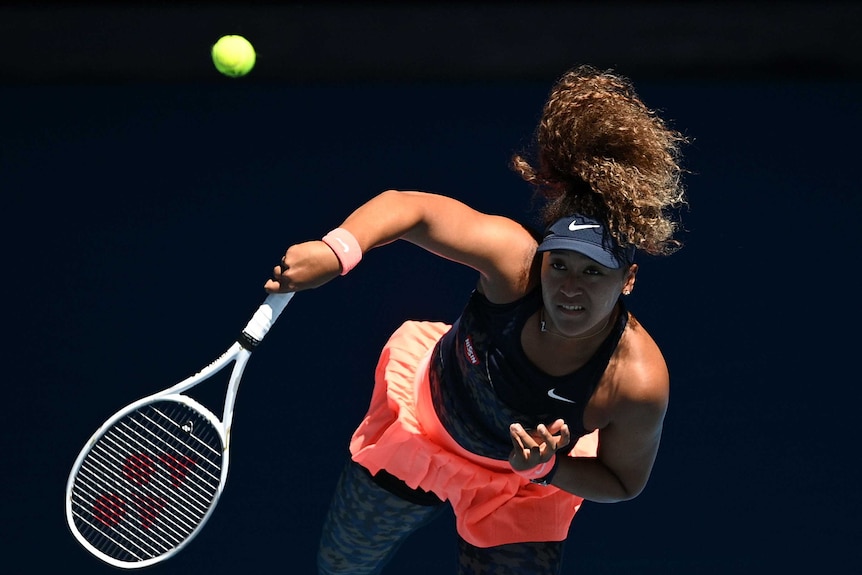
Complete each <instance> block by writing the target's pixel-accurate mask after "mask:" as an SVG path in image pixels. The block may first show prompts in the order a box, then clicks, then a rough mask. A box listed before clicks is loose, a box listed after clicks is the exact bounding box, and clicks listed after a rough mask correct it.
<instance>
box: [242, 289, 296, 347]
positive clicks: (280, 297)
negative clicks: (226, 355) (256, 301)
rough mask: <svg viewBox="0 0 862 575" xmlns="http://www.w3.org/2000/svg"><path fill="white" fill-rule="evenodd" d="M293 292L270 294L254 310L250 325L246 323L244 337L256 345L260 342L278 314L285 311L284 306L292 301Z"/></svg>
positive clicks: (243, 331)
mask: <svg viewBox="0 0 862 575" xmlns="http://www.w3.org/2000/svg"><path fill="white" fill-rule="evenodd" d="M293 293H294V292H289V293H276V294H270V295H268V296H267V297H266V299H265V300H264V301H263V304H261V306H260V307H259V308H257V311H256V312H254V315H253V316H252V318H251V320H249V322H248V325H246V326H245V329H244V330H242V334H243V336H245V337H244V338H243V339H245V338H250V339H251V340H252V342H253V343H254V344H255V345H256V344H258V343H260V342H261V341H262V340H263V338H264V337H265V336H266V334H267V333H268V332H269V328H271V327H272V324H274V323H275V320H277V319H278V316H279V315H281V312H282V311H284V307H285V306H286V305H287V302H289V301H290V298H292V297H293ZM241 343H242V342H241Z"/></svg>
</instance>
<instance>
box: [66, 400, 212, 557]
mask: <svg viewBox="0 0 862 575" xmlns="http://www.w3.org/2000/svg"><path fill="white" fill-rule="evenodd" d="M222 449H223V448H222V441H221V436H220V435H219V433H218V430H217V429H216V428H215V427H214V426H213V424H212V423H211V422H210V421H209V420H208V419H207V418H206V417H205V416H203V415H202V414H200V413H198V411H197V410H195V409H193V408H192V407H191V406H188V405H186V404H184V403H181V402H177V401H168V400H161V401H157V402H154V403H152V404H148V405H145V406H143V407H141V408H139V409H137V410H135V411H133V412H131V413H129V414H127V415H125V416H124V417H122V418H121V419H119V420H118V421H117V422H116V423H115V424H114V425H113V426H111V428H109V429H108V430H107V431H106V432H105V433H103V434H102V436H100V437H99V439H98V440H97V441H96V443H95V444H94V445H93V446H92V447H91V450H90V452H89V453H88V454H87V456H86V457H85V458H84V460H83V461H82V463H81V466H80V469H79V470H78V472H77V474H76V476H75V479H74V482H73V487H72V492H71V494H72V495H71V497H72V512H73V514H74V517H75V526H76V528H77V529H78V532H79V533H80V534H81V535H82V536H83V537H84V538H85V539H86V540H87V541H88V542H89V543H90V544H91V545H92V546H93V547H95V548H96V549H97V550H99V551H100V552H102V553H104V554H105V555H107V556H110V557H112V558H114V559H117V560H119V561H124V562H139V561H142V560H146V559H150V558H152V557H157V556H159V555H162V554H164V553H166V552H168V551H170V550H171V549H173V548H175V547H177V546H178V545H179V544H180V543H182V542H183V541H185V540H186V539H187V538H188V537H189V536H190V535H191V534H192V533H193V532H194V531H195V530H196V529H197V527H198V526H199V525H200V524H201V522H202V521H203V519H204V518H205V517H206V514H207V513H208V511H209V509H210V508H211V506H212V503H213V501H214V500H215V498H216V496H217V495H218V491H219V486H220V483H221V469H222Z"/></svg>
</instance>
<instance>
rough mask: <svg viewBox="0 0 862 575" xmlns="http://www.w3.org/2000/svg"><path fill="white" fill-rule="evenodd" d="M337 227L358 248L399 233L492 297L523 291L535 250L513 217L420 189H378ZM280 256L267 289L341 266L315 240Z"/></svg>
mask: <svg viewBox="0 0 862 575" xmlns="http://www.w3.org/2000/svg"><path fill="white" fill-rule="evenodd" d="M339 227H341V228H344V229H346V230H348V231H349V232H350V233H351V234H353V236H354V237H355V238H356V240H357V241H358V242H359V246H360V247H361V248H362V251H363V253H367V252H368V251H370V250H372V249H374V248H377V247H380V246H383V245H386V244H388V243H390V242H393V241H395V240H397V239H404V240H407V241H409V242H411V243H413V244H416V245H417V246H420V247H422V248H424V249H426V250H428V251H430V252H432V253H435V254H437V255H439V256H441V257H444V258H447V259H449V260H452V261H455V262H458V263H461V264H464V265H466V266H469V267H471V268H473V269H475V270H477V271H478V272H479V273H480V283H481V285H482V287H483V289H484V291H486V295H488V297H489V298H491V299H492V300H500V299H501V298H502V299H503V300H505V299H509V298H514V297H517V296H518V295H520V293H523V290H525V288H526V285H525V282H526V281H528V280H527V275H528V274H527V270H528V269H529V267H530V265H531V262H532V258H533V254H534V253H535V242H534V240H533V238H532V236H530V234H529V233H528V232H527V231H526V230H525V229H524V228H523V227H522V226H520V225H519V224H517V223H516V222H514V221H512V220H510V219H508V218H504V217H501V216H494V215H488V214H484V213H481V212H478V211H476V210H474V209H472V208H470V207H469V206H467V205H465V204H463V203H461V202H459V201H457V200H454V199H452V198H448V197H445V196H440V195H437V194H429V193H424V192H399V191H392V190H390V191H386V192H383V193H381V194H379V195H377V196H375V197H374V198H372V199H371V200H369V201H368V202H366V203H365V204H363V205H362V206H360V207H359V208H358V209H357V210H356V211H354V212H353V213H352V214H351V215H350V216H349V217H348V218H347V219H346V220H344V222H343V223H342V224H341V225H340V226H339ZM282 262H283V265H282V266H277V267H276V269H275V270H274V271H275V274H274V277H273V279H271V280H269V281H268V282H267V284H266V286H265V288H266V290H267V291H269V292H284V291H298V290H303V289H310V288H314V287H317V286H319V285H321V284H323V283H326V282H327V281H329V280H331V279H333V278H335V277H337V276H338V274H339V273H340V271H341V267H340V263H339V261H338V259H337V258H336V257H335V254H334V253H333V252H332V250H331V249H330V248H329V247H328V246H327V245H326V244H324V243H323V242H320V241H313V242H304V243H301V244H296V245H293V246H291V247H290V248H288V250H287V252H286V253H285V256H284V258H283V260H282Z"/></svg>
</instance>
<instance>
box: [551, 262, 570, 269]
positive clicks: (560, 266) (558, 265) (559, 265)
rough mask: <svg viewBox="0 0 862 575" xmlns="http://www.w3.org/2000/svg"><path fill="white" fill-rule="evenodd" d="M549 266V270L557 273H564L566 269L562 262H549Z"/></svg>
mask: <svg viewBox="0 0 862 575" xmlns="http://www.w3.org/2000/svg"><path fill="white" fill-rule="evenodd" d="M549 265H550V266H551V269H554V270H557V271H566V269H567V268H566V264H564V263H563V262H554V261H552V262H549Z"/></svg>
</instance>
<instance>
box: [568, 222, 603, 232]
mask: <svg viewBox="0 0 862 575" xmlns="http://www.w3.org/2000/svg"><path fill="white" fill-rule="evenodd" d="M600 227H601V226H597V225H596V224H576V223H575V222H572V223H570V224H569V231H570V232H576V231H578V230H588V229H590V228H600Z"/></svg>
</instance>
